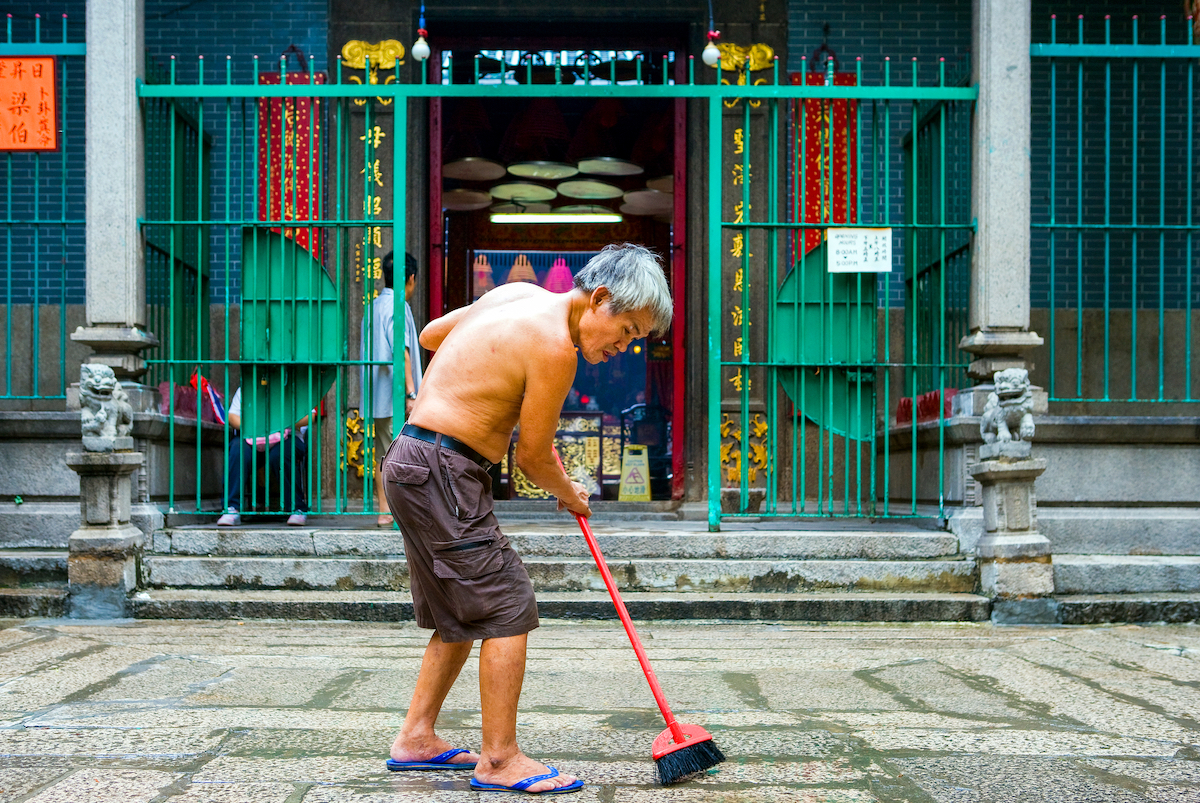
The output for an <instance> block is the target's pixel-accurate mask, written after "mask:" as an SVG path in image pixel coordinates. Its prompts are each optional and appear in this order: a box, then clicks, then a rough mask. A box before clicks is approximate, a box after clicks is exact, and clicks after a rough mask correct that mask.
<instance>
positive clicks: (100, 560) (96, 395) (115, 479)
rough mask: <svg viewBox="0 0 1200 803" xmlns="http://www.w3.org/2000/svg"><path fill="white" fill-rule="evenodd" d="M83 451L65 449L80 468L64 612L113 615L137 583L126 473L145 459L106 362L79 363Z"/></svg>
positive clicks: (137, 544) (137, 543) (121, 611)
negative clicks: (77, 511)
mask: <svg viewBox="0 0 1200 803" xmlns="http://www.w3.org/2000/svg"><path fill="white" fill-rule="evenodd" d="M80 373H81V379H80V383H79V387H80V397H81V399H82V414H81V415H82V425H83V451H82V452H68V453H67V465H68V466H70V467H71V469H72V470H74V471H76V472H78V474H79V509H80V522H79V529H78V530H76V531H75V532H73V533H71V537H70V538H69V539H68V540H67V547H68V554H67V581H68V590H69V592H70V597H69V604H70V609H69V610H70V615H71V616H72V617H73V618H80V619H117V618H122V617H124V616H126V615H128V603H129V594H130V593H131V592H132V591H133V590H134V589H135V588H136V587H137V578H138V563H139V561H140V559H141V554H142V547H143V545H144V543H145V535H144V534H143V533H142V531H141V530H140V529H138V527H136V526H135V525H133V524H132V523H130V513H131V507H132V490H133V489H132V484H131V478H132V475H133V472H134V471H136V470H137V469H138V468H139V467H140V466H141V465H142V461H143V460H144V455H142V453H141V452H135V451H133V438H131V437H130V436H129V433H130V431H131V429H132V426H133V410H132V408H131V407H130V405H129V402H128V399H127V397H126V395H125V393H124V391H123V390H122V387H121V385H120V383H119V382H118V381H117V378H116V375H115V374H114V373H113V370H112V369H111V368H109V367H108V366H106V365H99V364H95V363H93V364H85V365H83V366H82V367H81V369H80Z"/></svg>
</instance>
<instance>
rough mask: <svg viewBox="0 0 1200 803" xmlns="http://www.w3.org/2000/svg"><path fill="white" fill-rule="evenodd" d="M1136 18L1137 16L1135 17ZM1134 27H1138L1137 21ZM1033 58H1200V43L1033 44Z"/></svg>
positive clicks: (1030, 48) (1030, 50)
mask: <svg viewBox="0 0 1200 803" xmlns="http://www.w3.org/2000/svg"><path fill="white" fill-rule="evenodd" d="M1134 19H1136V17H1135V18H1134ZM1134 27H1135V28H1136V27H1137V24H1136V22H1135V23H1134ZM1029 55H1030V56H1032V57H1033V58H1055V57H1057V58H1073V59H1087V58H1096V59H1200V45H1191V44H1189V45H1168V44H1161V45H1139V44H1132V45H1114V44H1110V43H1109V42H1108V41H1106V42H1105V43H1104V44H1103V45H1085V44H1068V43H1065V42H1064V43H1062V44H1031V45H1030V46H1029Z"/></svg>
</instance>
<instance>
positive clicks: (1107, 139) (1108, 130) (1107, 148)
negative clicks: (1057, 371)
mask: <svg viewBox="0 0 1200 803" xmlns="http://www.w3.org/2000/svg"><path fill="white" fill-rule="evenodd" d="M1104 43H1105V44H1106V45H1107V44H1111V43H1112V18H1111V17H1109V16H1105V18H1104ZM1081 180H1082V179H1081ZM1111 201H1112V60H1111V59H1105V61H1104V223H1105V225H1108V223H1109V221H1110V216H1109V213H1110V210H1111V209H1112V203H1111ZM1111 245H1112V242H1111V237H1110V235H1109V233H1108V231H1105V232H1104V365H1103V370H1104V398H1105V399H1107V398H1108V394H1109V378H1110V374H1111V371H1110V370H1109V367H1110V365H1111V363H1110V361H1109V354H1110V348H1111V344H1112V340H1111V337H1110V331H1109V324H1110V317H1109V288H1110V287H1111V277H1110V263H1109V254H1110V248H1111Z"/></svg>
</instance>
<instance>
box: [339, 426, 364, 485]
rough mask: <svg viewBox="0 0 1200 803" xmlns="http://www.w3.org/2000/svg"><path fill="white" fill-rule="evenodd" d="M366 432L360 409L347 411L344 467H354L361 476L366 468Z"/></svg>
mask: <svg viewBox="0 0 1200 803" xmlns="http://www.w3.org/2000/svg"><path fill="white" fill-rule="evenodd" d="M365 434H366V426H365V424H364V421H363V419H362V416H360V415H359V413H358V410H351V411H350V412H348V413H346V458H345V463H344V464H343V466H342V467H343V468H346V467H349V468H352V469H354V471H355V473H356V474H358V476H359V477H362V475H363V470H364V468H365V466H364V463H363V436H364V435H365Z"/></svg>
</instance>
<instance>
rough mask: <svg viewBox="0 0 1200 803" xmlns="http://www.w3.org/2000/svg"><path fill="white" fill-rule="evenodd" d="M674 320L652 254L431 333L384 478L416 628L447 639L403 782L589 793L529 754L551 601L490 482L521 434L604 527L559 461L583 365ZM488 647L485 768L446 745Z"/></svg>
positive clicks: (628, 255) (616, 261)
mask: <svg viewBox="0 0 1200 803" xmlns="http://www.w3.org/2000/svg"><path fill="white" fill-rule="evenodd" d="M671 311H672V305H671V295H670V291H669V290H668V288H667V282H666V279H665V278H664V276H663V272H662V268H661V266H660V265H659V263H658V260H657V258H656V257H655V256H654V255H653V254H652V253H651V252H650V251H648V250H646V249H645V248H642V247H641V246H636V245H610V246H608V247H606V248H605V249H604V250H603V251H601V252H600V253H599V254H597V255H596V256H595V257H594V258H593V259H592V260H591V261H590V262H589V263H588V264H587V266H586V267H585V268H583V270H581V271H580V272H579V273H578V274H577V275H576V276H575V287H574V289H572V290H571V291H570V292H568V293H561V294H555V293H550V292H548V291H546V290H543V289H542V288H540V287H538V286H536V285H533V284H525V283H517V284H508V285H504V286H502V287H498V288H496V289H495V290H492V291H491V292H489V293H487V294H486V295H484V296H483V297H482V298H481V299H479V300H478V301H477V302H475V303H474V304H473V305H471V306H469V307H463V308H462V309H458V310H455V311H454V312H451V313H450V314H448V315H445V316H444V317H441V318H438V319H437V320H435V321H433V322H432V323H430V324H429V325H428V326H426V327H425V329H424V331H422V332H421V345H422V346H424V347H425V348H427V349H431V350H436V352H437V355H436V356H435V358H434V359H433V360H432V361H431V362H430V364H429V368H428V369H427V370H426V373H425V378H424V381H423V382H422V384H421V389H420V392H419V393H418V395H417V400H416V404H415V405H414V407H413V411H412V416H411V417H410V418H409V422H408V423H407V424H406V425H405V426H404V428H403V429H402V430H401V432H400V437H398V438H397V439H396V440H395V441H394V442H393V443H392V446H391V448H390V449H389V450H388V453H387V455H386V456H385V457H384V459H383V465H382V475H383V478H384V481H385V482H386V483H387V486H386V487H387V499H388V505H389V506H390V507H391V510H392V513H393V514H394V515H395V516H396V520H397V521H398V522H399V524H400V529H401V531H402V532H403V533H404V548H405V554H406V555H407V558H408V565H409V576H410V578H411V580H410V582H411V585H412V595H413V608H414V612H415V614H416V620H417V624H418V625H419V626H420V627H424V628H431V629H433V631H434V633H433V636H432V638H430V640H429V645H428V646H427V647H426V649H425V657H424V660H423V661H422V663H421V672H420V674H419V676H418V677H417V685H416V690H415V691H414V692H413V698H412V703H411V705H410V706H409V709H408V714H407V715H406V716H405V718H404V725H403V727H402V728H401V730H400V733H399V735H398V736H397V737H396V740H395V742H394V743H393V744H392V750H391V760H390V761H388V768H389V769H392V770H409V769H447V768H458V769H470V768H474V770H475V773H474V777H473V778H472V779H471V787H472V788H473V789H479V790H495V791H515V792H527V793H529V794H562V793H566V792H575V791H578V790H579V789H582V788H583V781H581V780H578V779H577V778H574V777H572V776H570V775H563V774H560V773H559V772H558V771H557V770H555V769H554V768H552V767H547V766H546V765H545V764H542V763H541V762H539V761H535V760H534V759H532V758H529V757H528V756H526V755H525V754H524V753H522V752H521V749H520V748H519V747H518V746H517V702H518V699H519V698H520V695H521V684H522V681H523V680H524V674H525V647H526V640H527V638H528V634H529V631H530V630H533V629H534V628H535V627H537V626H538V617H537V603H536V602H535V600H534V596H533V586H532V584H531V583H530V581H529V575H528V573H527V572H526V571H525V567H524V565H522V563H521V559H520V558H519V557H518V556H517V554H516V552H514V551H513V550H512V548H511V547H510V546H509V543H508V539H507V538H506V537H505V536H504V534H503V533H501V532H500V529H499V527H498V525H497V523H496V518H495V516H494V515H493V513H492V494H491V480H490V478H489V476H488V473H487V470H488V468H490V467H491V466H492V465H493V464H495V463H496V462H498V461H499V460H500V459H501V458H502V457H503V456H504V454H505V452H507V451H508V444H509V440H510V439H511V437H512V432H513V427H514V426H516V425H517V424H518V423H519V424H520V426H521V437H520V440H519V441H518V443H517V450H516V462H517V465H518V466H520V467H521V470H522V471H524V472H525V474H526V475H527V476H528V477H529V478H530V479H531V480H532V481H533V482H535V483H537V484H538V485H539V486H540V487H541V488H543V489H545V490H546V491H548V492H549V493H551V494H553V495H554V496H555V497H557V498H558V505H559V509H560V510H561V509H563V508H566V509H568V510H570V511H573V512H575V513H579V514H580V515H583V516H589V515H591V509H590V508H589V507H588V493H587V490H586V489H585V488H584V486H583V485H581V484H579V483H577V482H572V481H571V479H570V478H569V477H567V475H566V474H565V473H564V472H563V470H562V469H561V468H560V467H559V465H558V463H557V461H556V460H555V456H554V451H553V442H554V435H555V433H556V431H557V429H558V417H559V413H560V412H561V410H562V404H563V401H564V399H566V396H567V392H568V391H569V390H570V388H571V385H572V383H573V382H574V379H575V367H576V364H577V362H576V353H577V352H578V354H580V355H582V356H583V358H584V359H585V360H587V361H588V362H589V363H593V364H594V363H599V362H607V361H608V360H609V359H610V358H611V357H613V356H615V355H616V354H617V353H619V352H623V351H625V349H626V348H627V347H628V346H629V344H630V343H631V342H632V341H634V340H636V339H638V338H643V337H646V336H648V335H649V334H650V333H651V332H652V331H662V330H665V329H666V327H667V326H669V325H670V323H671ZM475 639H482V640H483V643H482V646H481V647H480V653H479V691H480V700H481V703H482V709H483V744H482V745H481V749H480V751H479V754H478V755H477V754H475V753H473V752H471V751H468V750H465V749H463V748H454V747H453V746H452V745H450V744H449V743H448V742H446V741H445V740H444V739H442V738H440V737H439V736H438V735H437V734H436V733H435V732H434V723H435V722H436V721H437V717H438V713H439V711H440V710H441V707H442V703H443V701H444V700H445V699H446V695H447V694H448V693H449V692H450V687H451V686H453V685H454V681H455V679H456V678H457V677H458V673H459V671H460V670H461V669H462V667H463V664H464V663H465V662H466V660H467V656H468V655H469V654H470V651H471V645H472V642H473V641H474V640H475Z"/></svg>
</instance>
